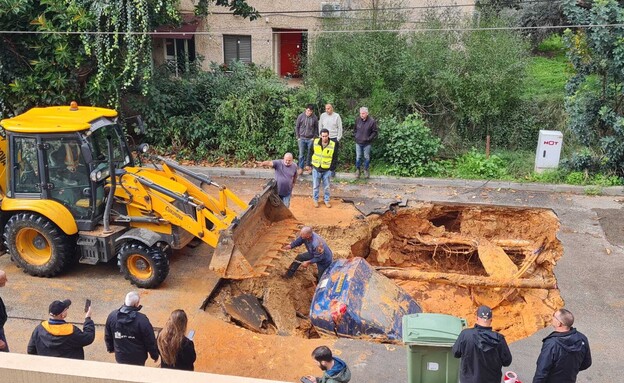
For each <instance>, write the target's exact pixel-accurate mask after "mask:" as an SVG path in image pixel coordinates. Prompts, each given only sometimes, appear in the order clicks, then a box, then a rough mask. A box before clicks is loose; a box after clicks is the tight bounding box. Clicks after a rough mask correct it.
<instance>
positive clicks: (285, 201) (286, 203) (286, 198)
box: [280, 194, 292, 208]
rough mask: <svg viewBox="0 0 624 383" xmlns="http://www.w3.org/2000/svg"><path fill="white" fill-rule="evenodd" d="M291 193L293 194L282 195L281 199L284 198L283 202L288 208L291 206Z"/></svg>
mask: <svg viewBox="0 0 624 383" xmlns="http://www.w3.org/2000/svg"><path fill="white" fill-rule="evenodd" d="M291 195H292V194H289V195H287V196H286V197H282V196H280V199H281V200H282V202H283V203H284V206H286V207H288V208H289V207H290V196H291Z"/></svg>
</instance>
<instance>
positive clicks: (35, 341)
mask: <svg viewBox="0 0 624 383" xmlns="http://www.w3.org/2000/svg"><path fill="white" fill-rule="evenodd" d="M70 305H71V301H70V300H69V299H66V300H64V301H54V302H52V303H51V304H50V307H49V312H50V318H49V319H48V320H47V321H43V322H41V324H39V325H38V326H37V327H36V328H35V330H34V331H33V333H32V336H31V337H30V342H28V348H27V352H28V353H29V354H31V355H42V356H56V357H61V358H71V359H84V349H83V347H84V346H88V345H90V344H91V343H93V340H94V339H95V324H94V323H93V321H92V320H91V307H89V309H88V310H87V313H86V314H85V320H84V325H83V329H82V331H81V330H80V329H79V328H78V327H76V326H74V325H73V324H71V323H67V322H65V318H67V310H68V308H69V306H70Z"/></svg>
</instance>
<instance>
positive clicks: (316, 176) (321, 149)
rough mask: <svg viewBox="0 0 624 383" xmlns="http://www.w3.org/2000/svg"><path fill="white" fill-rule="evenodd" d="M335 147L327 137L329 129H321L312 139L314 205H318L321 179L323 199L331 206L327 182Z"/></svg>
mask: <svg viewBox="0 0 624 383" xmlns="http://www.w3.org/2000/svg"><path fill="white" fill-rule="evenodd" d="M335 148H336V143H335V142H333V141H331V140H330V139H329V130H327V129H321V137H320V138H317V139H315V140H314V153H313V154H312V199H313V200H314V207H319V204H318V199H319V187H320V184H321V181H322V182H323V201H324V202H325V206H327V207H331V203H329V184H330V182H331V168H332V161H333V158H334V150H335Z"/></svg>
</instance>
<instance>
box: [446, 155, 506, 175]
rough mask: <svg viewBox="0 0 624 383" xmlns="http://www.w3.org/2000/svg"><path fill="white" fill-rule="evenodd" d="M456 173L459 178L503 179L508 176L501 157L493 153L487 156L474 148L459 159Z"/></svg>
mask: <svg viewBox="0 0 624 383" xmlns="http://www.w3.org/2000/svg"><path fill="white" fill-rule="evenodd" d="M454 175H455V176H456V177H459V178H473V179H474V178H485V179H502V178H505V177H507V168H506V164H505V161H503V160H502V159H501V158H500V157H498V156H496V155H491V156H490V158H487V157H486V156H485V154H483V153H480V152H478V151H477V150H476V149H472V150H471V151H470V152H468V153H466V154H464V155H463V156H461V157H460V158H459V159H458V160H457V162H456V166H455V171H454Z"/></svg>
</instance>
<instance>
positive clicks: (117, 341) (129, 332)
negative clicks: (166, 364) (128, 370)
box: [104, 291, 158, 366]
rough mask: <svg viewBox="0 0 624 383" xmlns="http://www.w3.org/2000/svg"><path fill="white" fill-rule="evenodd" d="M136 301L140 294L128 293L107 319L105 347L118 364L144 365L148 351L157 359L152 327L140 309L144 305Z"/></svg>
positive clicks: (138, 299) (138, 300)
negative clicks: (121, 304) (121, 303)
mask: <svg viewBox="0 0 624 383" xmlns="http://www.w3.org/2000/svg"><path fill="white" fill-rule="evenodd" d="M139 302H140V297H139V294H138V293H137V292H134V291H131V292H129V293H128V294H127V295H126V299H125V301H124V305H123V306H121V308H119V309H117V310H114V311H113V312H111V313H110V314H109V315H108V319H106V327H105V330H104V342H105V343H106V350H107V351H108V352H114V353H115V360H116V361H117V363H122V364H134V365H137V366H144V365H145V361H146V360H147V355H148V354H149V356H150V357H151V358H152V359H153V360H154V361H156V360H158V347H157V346H156V336H155V335H154V328H153V327H152V324H151V323H150V321H149V319H147V316H145V314H142V313H140V312H139V310H141V308H142V307H143V306H141V305H140V304H139Z"/></svg>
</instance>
